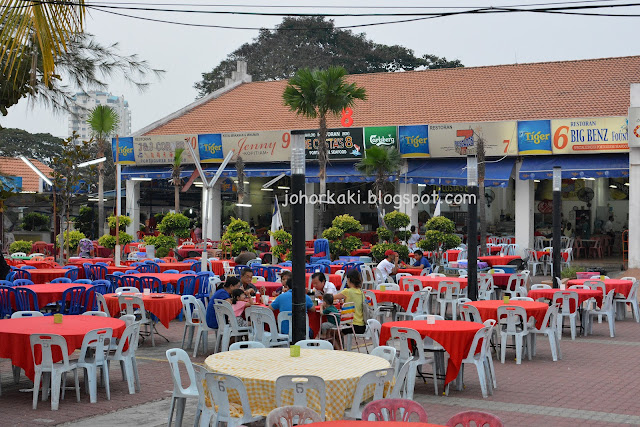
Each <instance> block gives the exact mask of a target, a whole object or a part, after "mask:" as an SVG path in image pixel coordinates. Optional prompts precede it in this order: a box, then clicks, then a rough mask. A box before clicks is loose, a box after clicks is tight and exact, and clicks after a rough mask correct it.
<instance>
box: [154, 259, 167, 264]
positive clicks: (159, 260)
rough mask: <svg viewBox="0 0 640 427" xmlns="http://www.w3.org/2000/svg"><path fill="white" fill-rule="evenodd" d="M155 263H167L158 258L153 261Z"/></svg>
mask: <svg viewBox="0 0 640 427" xmlns="http://www.w3.org/2000/svg"><path fill="white" fill-rule="evenodd" d="M153 262H155V263H161V262H166V261H165V260H163V259H162V258H156V259H154V260H153Z"/></svg>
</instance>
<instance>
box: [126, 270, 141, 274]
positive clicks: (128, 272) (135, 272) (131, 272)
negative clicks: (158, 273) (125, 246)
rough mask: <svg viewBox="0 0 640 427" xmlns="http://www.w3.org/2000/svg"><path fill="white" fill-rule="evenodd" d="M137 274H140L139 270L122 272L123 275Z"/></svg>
mask: <svg viewBox="0 0 640 427" xmlns="http://www.w3.org/2000/svg"><path fill="white" fill-rule="evenodd" d="M138 273H140V271H139V270H127V271H125V272H124V274H138Z"/></svg>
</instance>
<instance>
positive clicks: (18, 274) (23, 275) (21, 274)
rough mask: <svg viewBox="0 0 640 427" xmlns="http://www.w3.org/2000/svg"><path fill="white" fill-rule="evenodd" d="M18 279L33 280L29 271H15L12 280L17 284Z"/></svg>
mask: <svg viewBox="0 0 640 427" xmlns="http://www.w3.org/2000/svg"><path fill="white" fill-rule="evenodd" d="M16 279H29V280H31V273H29V271H27V270H15V271H14V272H13V277H12V280H13V281H14V282H15V281H16Z"/></svg>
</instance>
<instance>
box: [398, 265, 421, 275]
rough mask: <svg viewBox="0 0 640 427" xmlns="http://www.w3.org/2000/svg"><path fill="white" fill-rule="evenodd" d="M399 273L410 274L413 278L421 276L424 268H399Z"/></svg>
mask: <svg viewBox="0 0 640 427" xmlns="http://www.w3.org/2000/svg"><path fill="white" fill-rule="evenodd" d="M398 273H409V274H411V275H412V276H419V275H420V273H422V268H412V267H407V268H399V269H398Z"/></svg>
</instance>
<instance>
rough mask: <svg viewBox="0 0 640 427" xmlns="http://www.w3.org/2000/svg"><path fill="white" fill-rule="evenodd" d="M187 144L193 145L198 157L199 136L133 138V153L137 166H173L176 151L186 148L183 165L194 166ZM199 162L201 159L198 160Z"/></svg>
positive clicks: (183, 154)
mask: <svg viewBox="0 0 640 427" xmlns="http://www.w3.org/2000/svg"><path fill="white" fill-rule="evenodd" d="M185 142H188V143H189V144H191V146H192V147H193V149H194V150H195V153H196V156H197V155H198V136H197V135H149V136H136V137H134V138H133V152H134V155H135V162H136V165H159V164H172V163H173V157H174V155H175V151H176V149H178V148H184V149H185V150H184V152H183V153H182V164H194V163H195V162H194V160H193V156H191V151H189V149H187V147H186V145H185ZM198 160H199V159H198Z"/></svg>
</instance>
